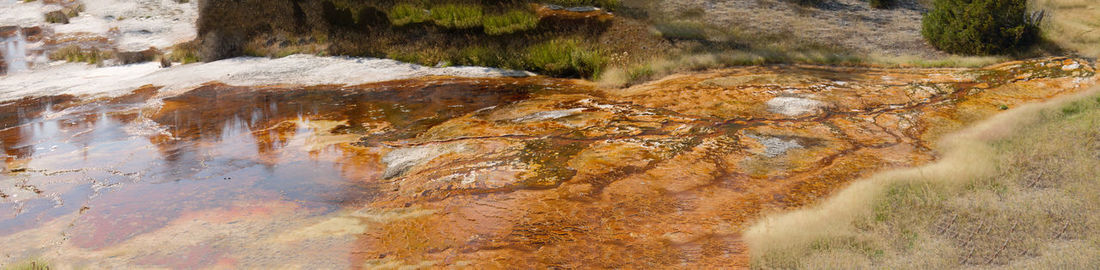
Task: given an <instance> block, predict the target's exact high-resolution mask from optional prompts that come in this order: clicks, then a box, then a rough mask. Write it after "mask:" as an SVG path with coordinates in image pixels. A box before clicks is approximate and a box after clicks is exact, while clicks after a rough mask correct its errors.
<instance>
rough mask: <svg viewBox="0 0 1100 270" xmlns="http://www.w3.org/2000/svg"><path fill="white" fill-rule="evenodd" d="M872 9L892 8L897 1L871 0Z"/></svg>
mask: <svg viewBox="0 0 1100 270" xmlns="http://www.w3.org/2000/svg"><path fill="white" fill-rule="evenodd" d="M870 2H871V8H891V7H893V6H894V2H895V0H871V1H870Z"/></svg>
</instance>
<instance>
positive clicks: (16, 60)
mask: <svg viewBox="0 0 1100 270" xmlns="http://www.w3.org/2000/svg"><path fill="white" fill-rule="evenodd" d="M0 49H3V51H0V53H3V54H4V62H5V63H6V64H7V66H8V73H16V72H21V71H24V70H27V40H26V39H24V38H23V31H19V30H16V31H15V36H13V37H10V38H6V39H4V40H3V41H2V42H0Z"/></svg>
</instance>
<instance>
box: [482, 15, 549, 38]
mask: <svg viewBox="0 0 1100 270" xmlns="http://www.w3.org/2000/svg"><path fill="white" fill-rule="evenodd" d="M538 24H539V17H538V16H536V15H535V14H532V13H531V12H528V11H524V10H513V11H509V12H508V13H504V14H501V15H490V16H485V19H484V21H483V22H482V25H484V26H485V33H486V34H489V35H504V34H511V33H515V32H520V31H527V30H531V29H534V28H535V27H536V26H538Z"/></svg>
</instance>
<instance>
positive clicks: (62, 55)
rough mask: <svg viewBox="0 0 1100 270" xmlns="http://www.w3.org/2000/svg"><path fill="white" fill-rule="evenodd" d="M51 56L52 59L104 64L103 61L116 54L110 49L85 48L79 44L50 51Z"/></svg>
mask: <svg viewBox="0 0 1100 270" xmlns="http://www.w3.org/2000/svg"><path fill="white" fill-rule="evenodd" d="M49 57H50V60H54V61H67V62H74V63H79V62H83V63H88V64H93V65H102V64H103V61H106V60H108V59H112V58H114V54H113V53H112V52H110V51H103V50H99V49H98V48H91V49H87V50H85V49H83V48H81V47H80V46H78V45H69V46H65V47H62V48H61V49H57V50H56V51H54V52H53V53H50V56H49Z"/></svg>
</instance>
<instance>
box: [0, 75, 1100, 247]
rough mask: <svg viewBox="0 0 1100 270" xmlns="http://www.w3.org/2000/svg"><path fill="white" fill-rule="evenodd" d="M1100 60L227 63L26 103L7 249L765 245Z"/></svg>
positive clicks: (8, 202)
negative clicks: (451, 67)
mask: <svg viewBox="0 0 1100 270" xmlns="http://www.w3.org/2000/svg"><path fill="white" fill-rule="evenodd" d="M1093 66H1094V65H1093V64H1091V63H1088V62H1085V61H1081V60H1076V59H1065V58H1051V59H1038V60H1031V61H1022V62H1011V63H1005V64H1001V65H997V66H992V67H987V68H982V69H878V68H842V67H820V66H797V65H796V66H772V67H744V68H736V69H727V70H718V71H710V72H704V73H696V74H683V75H676V76H673V77H669V78H666V79H664V80H661V81H657V82H653V83H649V84H645V85H640V86H636V87H632V88H628V89H599V88H595V87H594V86H591V85H589V84H588V83H584V82H578V81H569V80H557V79H548V78H537V77H536V78H495V79H457V78H446V77H429V78H421V79H413V80H404V81H393V82H384V83H376V84H368V85H359V86H311V87H289V86H286V87H283V86H271V87H259V88H258V87H236V86H229V85H224V84H217V83H212V84H207V85H205V86H203V87H199V88H198V89H195V90H192V91H189V92H186V93H184V94H181V95H177V96H166V97H162V96H158V94H157V87H155V86H150V87H146V88H143V89H139V90H138V91H135V92H134V93H133V94H131V95H129V96H125V97H119V98H114V99H106V100H91V101H89V100H82V99H79V98H77V97H50V98H38V99H26V100H20V101H14V102H8V103H4V104H0V112H4V113H3V114H2V115H3V116H5V117H3V118H0V148H2V149H4V152H3V153H4V154H3V159H4V161H5V162H4V164H5V165H4V166H5V168H4V170H3V171H2V172H0V176H3V178H2V179H3V180H0V195H2V196H0V206H3V207H0V241H6V242H14V241H19V242H20V243H26V244H25V245H19V246H5V247H0V253H4V254H12V255H11V258H0V261H8V260H14V259H16V258H19V257H21V256H31V255H38V254H48V255H43V256H47V257H50V258H54V259H55V260H57V261H61V262H62V265H73V266H91V267H93V268H97V267H104V268H110V267H112V266H121V265H144V266H150V267H153V266H161V267H177V268H203V267H246V268H247V267H264V266H267V267H271V266H278V267H293V266H309V267H323V268H329V267H369V266H419V267H431V266H435V267H441V266H447V267H461V266H468V267H474V268H509V267H516V266H530V267H562V268H577V267H606V268H661V267H684V268H712V267H744V266H747V257H746V250H745V247H744V245H742V243H741V241H740V240H739V232H740V231H741V230H742V229H743V228H744V226H746V225H747V224H749V222H751V221H752V220H753V219H755V218H757V217H759V216H760V215H761V213H762V212H765V211H770V210H774V209H785V208H793V207H799V206H802V205H805V204H808V203H812V202H814V201H816V200H817V199H819V198H821V197H823V196H826V195H828V194H829V193H830V192H831V191H833V190H835V189H837V188H839V187H841V186H843V185H844V184H846V183H848V182H849V181H851V180H854V179H857V178H859V177H861V176H865V175H868V174H870V173H873V172H876V171H881V170H884V169H890V168H898V167H907V166H914V165H919V164H924V163H927V162H930V161H932V160H934V159H936V151H935V150H936V145H935V143H936V140H937V139H938V138H941V137H942V136H943V135H945V134H946V133H949V132H952V131H955V130H958V129H960V128H962V127H963V126H965V125H967V124H970V123H973V122H975V121H979V120H981V119H984V118H987V117H989V116H991V115H993V114H996V113H997V112H999V111H1001V110H1002V109H1003V108H1004V107H1009V108H1011V107H1015V106H1018V105H1020V104H1024V103H1029V102H1036V101H1041V100H1046V99H1049V98H1052V97H1056V96H1061V95H1067V94H1071V93H1075V92H1078V91H1081V90H1084V89H1085V88H1086V87H1088V86H1091V85H1093V84H1094V83H1095V82H1096V77H1095V70H1094V68H1093ZM9 112H14V113H9ZM10 115H16V116H14V117H12V116H10ZM169 239H172V240H173V241H170V242H168V243H169V244H164V243H165V241H168V240H169ZM151 247H156V248H151ZM181 256H182V257H181ZM180 258H194V259H193V260H191V259H188V260H183V259H180Z"/></svg>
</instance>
